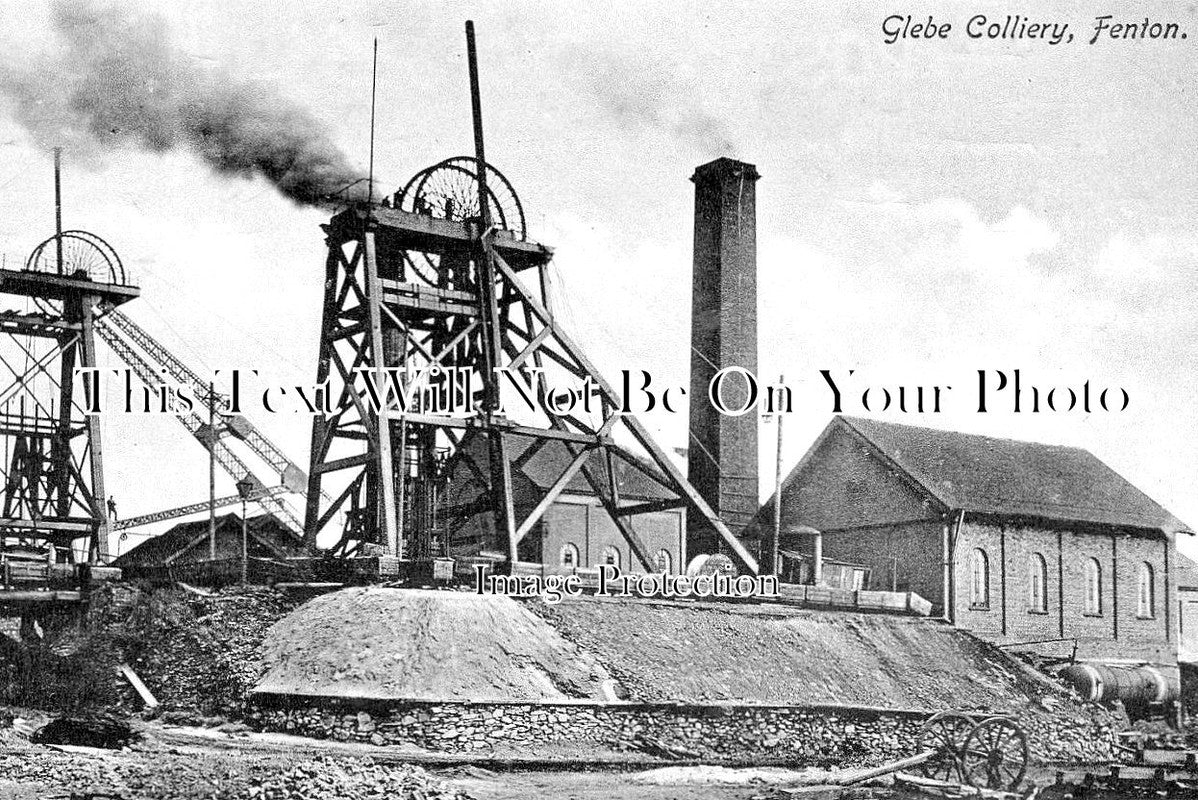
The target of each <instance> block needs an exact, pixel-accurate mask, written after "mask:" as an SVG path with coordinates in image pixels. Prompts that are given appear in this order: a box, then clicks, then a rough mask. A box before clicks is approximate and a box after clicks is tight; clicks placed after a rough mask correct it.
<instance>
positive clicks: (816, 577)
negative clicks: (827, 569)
mask: <svg viewBox="0 0 1198 800" xmlns="http://www.w3.org/2000/svg"><path fill="white" fill-rule="evenodd" d="M811 572H812V575H811V577H812V583H813V584H814V585H816V586H819V585H820V584H821V583H823V582H824V534H823V531H816V532H815V564H814V566H813V567H812V570H811Z"/></svg>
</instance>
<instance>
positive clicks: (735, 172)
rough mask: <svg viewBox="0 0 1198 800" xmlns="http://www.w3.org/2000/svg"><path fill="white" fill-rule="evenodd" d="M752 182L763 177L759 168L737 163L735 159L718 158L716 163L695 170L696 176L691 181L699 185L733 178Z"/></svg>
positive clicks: (740, 162)
mask: <svg viewBox="0 0 1198 800" xmlns="http://www.w3.org/2000/svg"><path fill="white" fill-rule="evenodd" d="M740 175H744V176H745V177H747V178H749V179H751V180H757V179H758V178H760V177H761V175H760V174H759V173H758V172H757V166H756V165H754V164H749V163H747V162H744V161H737V160H736V159H735V158H727V157H722V158H717V159H716V160H715V161H708V162H707V163H706V164H703V165H701V166H699V167H696V168H695V174H694V175H692V176H691V180H692V181H695V182H696V183H698V182H699V181H700V180H713V179H714V180H719V179H720V178H726V177H731V176H740Z"/></svg>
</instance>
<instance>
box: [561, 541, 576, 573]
mask: <svg viewBox="0 0 1198 800" xmlns="http://www.w3.org/2000/svg"><path fill="white" fill-rule="evenodd" d="M562 566H563V567H570V568H571V569H573V568H574V567H577V566H578V547H576V546H575V545H573V544H571V543H570V542H566V543H565V544H563V545H562Z"/></svg>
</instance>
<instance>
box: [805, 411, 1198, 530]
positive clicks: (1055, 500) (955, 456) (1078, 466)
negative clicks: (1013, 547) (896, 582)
mask: <svg viewBox="0 0 1198 800" xmlns="http://www.w3.org/2000/svg"><path fill="white" fill-rule="evenodd" d="M837 428H839V429H842V430H845V431H847V432H848V433H849V434H850V435H854V436H856V437H857V438H858V439H861V440H863V441H864V442H865V443H866V444H868V445H869V446H870V447H871V449H872V450H874V451H875V452H876V453H877V454H878V455H880V456H882V457H883V458H884V459H885V460H886V461H888V462H889V463H890V465H891V466H892V467H894V468H895V469H897V470H900V471H902V472H903V473H904V474H905V475H906V477H907V478H908V479H909V480H910V481H911V482H912V483H914V484H915V485H916V486H917V487H918V488H919V489H920V490H922V492H923V493H926V494H927V495H928V496H929V497H931V498H933V499H934V500H936V501H938V502H939V503H940V504H941V505H943V506H944V507H945V508H946V509H952V510H958V509H963V510H965V511H972V512H978V513H985V514H999V515H1005V516H1026V517H1038V518H1042V519H1050V520H1058V521H1064V522H1089V523H1100V524H1104V525H1116V526H1128V527H1136V528H1155V529H1159V530H1162V531H1165V532H1176V531H1183V530H1188V529H1187V527H1186V525H1185V524H1184V523H1182V522H1181V521H1180V520H1178V519H1177V518H1176V517H1174V516H1173V515H1172V514H1170V513H1169V512H1168V511H1166V510H1165V509H1164V508H1162V507H1161V506H1160V505H1158V504H1157V503H1156V502H1155V501H1153V500H1152V498H1150V497H1148V495H1146V494H1144V493H1143V492H1141V491H1140V490H1139V489H1137V488H1136V487H1135V486H1133V485H1132V484H1131V483H1129V482H1128V481H1127V480H1126V479H1124V478H1123V477H1122V476H1121V475H1119V474H1118V473H1117V472H1115V471H1114V470H1113V469H1111V468H1110V467H1108V466H1107V465H1106V464H1104V463H1102V462H1101V461H1099V460H1098V459H1097V458H1096V457H1095V456H1094V455H1093V454H1092V453H1090V452H1089V451H1087V450H1083V449H1081V448H1079V447H1065V446H1062V445H1049V444H1041V443H1039V442H1024V441H1018V440H1014V439H996V438H993V437H990V436H979V435H976V434H970V433H958V432H956V431H944V430H936V429H933V428H921V427H917V426H914V425H898V424H895V423H892V422H880V421H878V420H874V419H863V418H860V417H844V416H842V417H836V418H834V419H833V420H832V422H831V423H829V425H828V428H827V429H825V431H824V435H821V437H820V441H822V440H823V438H824V437H825V436H826V435H827V434H828V433H830V432H831V431H833V430H835V429H837ZM817 445H818V443H817ZM806 461H807V459H806V458H805V459H804V461H803V462H800V464H799V466H798V467H796V469H795V472H796V473H797V472H798V471H799V470H801V469H802V467H803V466H804V464H805V463H806Z"/></svg>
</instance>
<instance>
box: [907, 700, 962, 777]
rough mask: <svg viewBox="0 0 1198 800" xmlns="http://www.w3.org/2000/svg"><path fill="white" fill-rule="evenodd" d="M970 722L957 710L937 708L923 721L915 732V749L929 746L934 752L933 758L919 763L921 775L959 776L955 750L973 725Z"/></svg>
mask: <svg viewBox="0 0 1198 800" xmlns="http://www.w3.org/2000/svg"><path fill="white" fill-rule="evenodd" d="M973 722H974V721H973V720H972V719H970V718H969V717H968V716H966V715H965V714H962V713H960V712H958V711H941V712H940V713H939V714H935V715H933V716H932V717H930V718H929V719H928V721H927V722H925V723H924V724H923V729H922V730H920V732H919V752H921V753H924V752H927V751H929V750H932V751H935V753H936V755H935V757H934V758H931V759H929V760H928V761H925V762H924V763H923V764H921V765H920V767H919V769H920V771H921V772H922V773H923V775H924V777H925V778H935V779H936V780H939V781H959V780H960V779H961V765H960V763H959V759H958V754H959V753H960V752H961V747H962V746H963V745H964V744H965V737H966V736H967V735H968V734H969V731H970V729H972V728H973Z"/></svg>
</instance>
